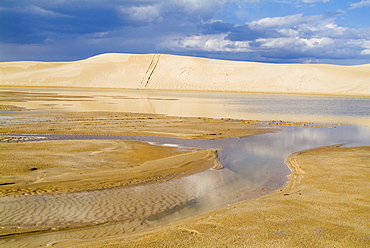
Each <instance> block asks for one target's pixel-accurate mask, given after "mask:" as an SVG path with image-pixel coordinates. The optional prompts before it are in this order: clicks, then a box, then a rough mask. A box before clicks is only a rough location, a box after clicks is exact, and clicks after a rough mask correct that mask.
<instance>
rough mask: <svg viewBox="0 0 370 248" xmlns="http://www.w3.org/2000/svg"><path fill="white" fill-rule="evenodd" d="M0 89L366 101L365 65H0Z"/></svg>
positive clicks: (107, 61) (117, 61) (368, 72)
mask: <svg viewBox="0 0 370 248" xmlns="http://www.w3.org/2000/svg"><path fill="white" fill-rule="evenodd" d="M0 85H2V86H42V87H51V86H52V87H103V88H126V89H161V90H204V91H241V92H270V93H313V94H342V95H343V94H345V95H364V96H370V64H367V65H359V66H337V65H322V64H321V65H317V64H264V63H254V62H237V61H223V60H213V59H204V58H195V57H184V56H175V55H161V54H144V55H135V54H102V55H98V56H95V57H91V58H89V59H85V60H81V61H75V62H29V61H24V62H23V61H22V62H2V63H0Z"/></svg>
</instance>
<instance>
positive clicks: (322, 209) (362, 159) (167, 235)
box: [58, 145, 370, 248]
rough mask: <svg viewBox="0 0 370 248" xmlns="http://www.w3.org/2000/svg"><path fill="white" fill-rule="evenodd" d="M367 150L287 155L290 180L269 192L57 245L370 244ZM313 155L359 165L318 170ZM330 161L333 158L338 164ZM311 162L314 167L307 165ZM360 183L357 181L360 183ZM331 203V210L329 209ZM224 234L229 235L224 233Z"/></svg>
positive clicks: (316, 150) (314, 150)
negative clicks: (135, 229)
mask: <svg viewBox="0 0 370 248" xmlns="http://www.w3.org/2000/svg"><path fill="white" fill-rule="evenodd" d="M328 154H329V155H328ZM369 154H370V147H369V146H367V147H342V146H340V145H333V146H325V147H316V148H312V149H308V150H304V151H300V152H295V153H293V154H291V155H290V156H289V157H288V158H287V159H286V162H287V163H288V164H289V166H290V168H291V170H292V174H291V175H290V178H291V180H290V181H289V182H288V183H287V184H286V185H285V186H284V187H283V188H281V189H278V190H277V191H275V192H274V193H271V194H269V195H266V196H262V197H260V198H257V199H254V200H250V201H244V202H240V203H236V204H232V205H230V206H228V207H225V208H222V209H217V210H214V211H210V212H208V213H205V214H201V215H198V216H194V217H190V218H187V219H185V220H180V221H177V222H174V223H170V224H168V225H166V226H162V227H158V228H154V229H151V230H147V231H144V232H141V233H134V234H127V235H120V236H116V237H109V238H102V239H101V240H100V241H94V242H89V241H83V242H79V241H69V242H68V241H66V242H65V243H63V242H60V243H58V244H59V245H60V247H67V246H68V245H75V246H76V247H95V248H98V247H215V246H217V245H218V246H222V245H226V246H232V247H256V246H261V247H262V246H263V247H287V246H290V247H292V246H294V247H307V245H310V246H312V245H313V246H316V247H317V246H319V247H328V246H330V247H333V246H335V247H349V246H350V247H367V246H368V245H370V239H369V238H368V237H370V227H369V226H368V225H367V224H366V223H365V222H366V220H367V219H368V218H367V217H369V216H370V213H369V212H368V206H369V204H370V200H369V198H368V197H366V196H365V195H366V194H369V193H368V190H369V189H370V182H368V181H364V180H366V178H368V176H369V175H370V172H369V170H367V171H362V173H361V174H362V175H361V174H358V173H360V171H358V169H362V168H364V169H365V168H367V169H369V163H370V156H369ZM333 156H334V157H333ZM313 157H319V158H318V159H319V160H321V161H322V163H323V164H324V166H326V167H327V166H329V164H333V163H338V162H339V163H340V165H339V167H340V168H335V171H336V172H340V171H341V170H342V169H343V168H344V167H346V168H349V167H348V166H347V163H348V162H354V161H356V162H359V164H356V167H357V168H352V169H351V171H347V172H346V171H345V172H342V173H341V174H339V175H337V174H332V171H331V170H330V168H323V169H320V170H319V172H316V170H317V169H318V167H317V166H314V165H313V163H310V160H312V158H313ZM324 158H325V160H323V159H324ZM328 159H334V160H335V162H332V161H330V160H328ZM308 163H310V164H312V166H308ZM343 166H344V167H343ZM323 171H326V172H325V173H324V175H321V176H320V177H319V178H320V179H323V178H324V177H325V175H331V176H332V177H333V179H331V180H330V182H324V181H321V180H320V179H317V178H316V176H314V175H319V174H320V173H322V172H323ZM312 173H313V174H312ZM363 173H366V174H363ZM344 174H345V175H346V176H347V177H350V178H351V182H353V183H352V184H351V187H349V185H347V186H346V187H349V188H346V187H343V186H342V184H343V182H341V181H338V180H337V179H335V178H340V177H342V175H344ZM352 177H356V178H358V177H360V178H363V180H360V181H357V182H356V179H355V178H353V179H352ZM323 180H325V179H323ZM308 182H309V183H308ZM330 184H334V185H330ZM346 184H348V182H347V183H346ZM356 184H359V185H357V186H356ZM338 186H340V189H342V190H343V191H344V192H343V193H340V192H341V191H340V190H338V188H337V187H338ZM364 186H365V187H364ZM325 187H326V188H325ZM352 187H354V188H352ZM325 189H326V190H325ZM323 190H324V191H323ZM348 191H350V192H353V193H354V195H351V194H348ZM355 192H356V193H355ZM360 192H361V195H362V197H360V198H359V197H357V196H356V195H358V194H360ZM365 192H367V193H365ZM364 193H365V195H364ZM343 197H344V198H343ZM349 199H352V200H349ZM329 206H331V208H328V207H329ZM353 208H355V209H357V210H356V212H357V213H356V215H351V218H350V219H348V218H346V217H348V214H347V211H350V210H351V209H353ZM366 216H367V217H366ZM343 218H344V219H343ZM355 230H357V231H355ZM225 233H228V235H226V236H225V235H224V234H225Z"/></svg>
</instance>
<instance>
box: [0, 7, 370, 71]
mask: <svg viewBox="0 0 370 248" xmlns="http://www.w3.org/2000/svg"><path fill="white" fill-rule="evenodd" d="M102 53H134V54H145V53H162V54H175V55H186V56H196V57H205V58H212V59H225V60H239V61H253V62H265V63H326V64H338V65H357V64H368V63H370V0H353V1H342V0H277V1H271V0H111V1H103V0H0V61H24V60H27V61H74V60H80V59H85V58H88V57H91V56H94V55H98V54H102Z"/></svg>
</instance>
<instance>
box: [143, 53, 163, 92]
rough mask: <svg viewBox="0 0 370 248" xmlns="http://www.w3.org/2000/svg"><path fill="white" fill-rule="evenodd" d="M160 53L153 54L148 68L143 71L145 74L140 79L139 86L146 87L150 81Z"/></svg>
mask: <svg viewBox="0 0 370 248" xmlns="http://www.w3.org/2000/svg"><path fill="white" fill-rule="evenodd" d="M160 57H161V55H160V54H153V57H152V60H151V61H150V64H149V66H148V69H147V70H146V72H145V75H144V77H143V79H142V80H141V83H140V87H141V88H147V87H148V84H149V83H150V79H151V77H152V75H153V73H154V71H155V69H156V68H157V66H158V63H159V59H160Z"/></svg>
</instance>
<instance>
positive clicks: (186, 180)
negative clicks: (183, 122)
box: [0, 89, 370, 247]
mask: <svg viewBox="0 0 370 248" xmlns="http://www.w3.org/2000/svg"><path fill="white" fill-rule="evenodd" d="M7 90H9V89H4V91H7ZM13 91H14V89H13ZM17 91H18V92H23V93H27V91H31V90H30V89H17ZM32 91H34V90H32ZM36 91H37V92H38V93H43V94H38V98H37V99H36V100H35V99H33V98H31V97H30V98H27V94H23V95H22V94H19V93H18V95H17V97H18V98H17V99H10V98H8V99H7V100H5V101H4V100H3V102H2V103H1V104H3V105H7V104H8V105H15V106H19V107H26V108H29V109H35V110H36V111H53V110H56V111H61V110H62V111H69V110H70V111H122V112H136V113H154V114H166V115H181V116H203V117H213V118H223V117H230V118H239V119H260V120H271V119H277V120H280V119H281V120H288V121H313V122H322V121H325V122H326V121H334V122H341V123H344V122H352V123H362V124H369V122H370V110H369V109H368V108H365V107H364V106H369V105H370V104H369V103H370V99H369V98H357V97H328V96H296V95H269V94H239V93H199V92H174V91H171V92H170V91H169V92H158V91H135V90H95V89H94V90H85V89H84V90H76V89H73V90H68V89H63V90H59V89H58V90H57V89H52V90H48V89H37V90H36ZM48 94H50V95H52V98H50V97H48ZM22 97H23V98H22ZM22 99H23V100H25V101H21V100H22ZM67 99H68V102H67ZM4 118H5V117H4ZM348 118H350V119H348ZM39 136H40V135H39ZM61 136H62V135H61ZM46 137H47V138H50V139H53V138H56V137H52V136H46ZM64 138H65V139H72V138H76V139H127V140H138V141H144V142H152V143H155V144H165V145H171V146H179V147H181V146H187V147H198V148H219V149H222V152H221V154H220V155H221V156H220V160H221V161H222V163H223V164H224V165H225V169H223V170H219V171H205V172H202V173H199V174H196V175H192V176H188V177H183V178H179V179H175V180H171V181H169V182H166V183H162V184H152V185H145V186H140V187H135V188H131V189H127V188H126V189H125V188H116V189H111V190H104V191H96V192H86V193H75V194H66V195H60V196H29V197H2V198H1V199H0V207H1V208H2V209H1V212H2V216H6V218H2V219H0V224H2V225H5V224H7V225H9V224H11V223H13V224H19V225H20V226H22V225H25V226H27V225H28V226H34V225H43V224H45V225H47V224H50V223H51V222H53V221H54V222H53V223H52V224H53V225H54V224H55V225H60V226H63V224H62V220H61V219H60V218H64V220H63V221H65V220H68V223H70V224H72V225H76V226H83V225H86V224H89V223H90V224H91V223H93V224H95V223H96V222H99V223H100V225H99V226H97V227H91V228H90V229H75V230H67V231H58V232H53V233H45V234H39V235H30V236H19V237H14V238H9V239H3V240H1V241H0V245H4V244H5V242H8V241H10V240H11V241H12V243H11V244H12V246H16V247H20V246H21V245H20V244H23V245H25V246H27V244H32V246H33V247H35V246H38V245H45V244H47V243H49V244H52V243H53V242H55V241H57V240H63V239H74V238H83V239H89V238H97V237H103V236H106V235H114V234H122V233H125V232H132V231H137V230H143V229H145V228H150V227H153V226H156V225H161V224H164V223H167V222H170V221H174V220H177V219H181V218H185V217H188V216H192V215H196V214H200V213H203V212H206V211H209V210H211V209H215V208H220V207H223V206H226V205H228V204H231V203H234V202H238V201H242V200H246V199H252V198H255V197H258V196H261V195H263V194H267V193H269V192H271V191H274V190H276V189H277V188H279V187H282V186H283V185H284V184H285V183H286V181H287V174H289V170H288V168H287V167H286V166H285V164H284V160H285V158H286V157H287V156H288V155H289V154H291V153H293V152H296V151H299V150H304V149H309V148H313V147H317V146H325V145H334V144H344V145H348V146H358V145H370V128H368V127H361V126H336V128H312V127H285V128H283V130H282V131H281V132H276V133H268V134H261V135H257V136H252V137H244V138H238V139H223V140H211V141H202V140H182V139H174V138H161V137H144V136H111V135H110V136H104V135H102V136H94V137H91V136H88V135H84V136H66V137H64ZM148 192H149V193H148ZM143 195H145V199H143V200H141V199H138V198H137V196H143ZM171 199H172V200H171ZM45 202H48V204H45ZM52 202H56V203H55V204H52ZM58 202H62V203H63V208H61V209H60V210H59V212H61V213H63V214H60V213H59V212H58V213H55V214H54V215H52V216H50V213H53V212H52V211H56V210H57V208H55V205H58V204H59V203H58ZM77 203H78V206H79V207H78V208H76V204H77ZM95 205H97V206H98V207H97V208H94V207H92V206H95ZM138 206H142V207H141V208H140V207H138ZM131 207H133V208H131ZM33 208H34V209H33ZM52 209H53V210H52ZM65 209H69V210H68V211H65ZM139 209H147V210H145V211H141V210H139ZM71 210H73V211H71ZM140 211H141V212H140ZM15 216H17V217H15ZM24 216H27V218H24ZM16 220H17V221H18V222H17V223H15V221H16ZM104 221H106V223H104ZM36 222H37V223H36ZM102 222H103V223H102ZM41 236H42V237H43V238H42V239H41V238H40V237H41Z"/></svg>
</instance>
